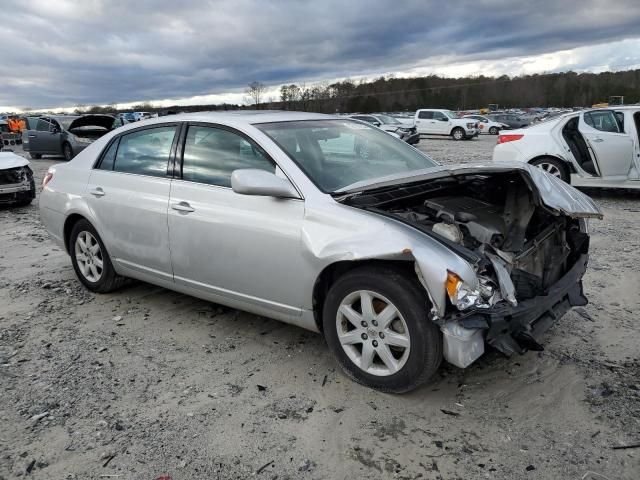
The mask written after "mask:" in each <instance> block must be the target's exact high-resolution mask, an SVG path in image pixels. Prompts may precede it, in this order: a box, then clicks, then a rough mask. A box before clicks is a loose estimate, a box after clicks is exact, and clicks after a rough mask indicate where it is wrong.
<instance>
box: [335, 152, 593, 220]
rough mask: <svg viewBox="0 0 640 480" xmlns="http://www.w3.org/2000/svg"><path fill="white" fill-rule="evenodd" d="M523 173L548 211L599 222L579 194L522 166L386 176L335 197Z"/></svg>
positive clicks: (505, 164) (508, 164)
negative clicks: (468, 177) (449, 179)
mask: <svg viewBox="0 0 640 480" xmlns="http://www.w3.org/2000/svg"><path fill="white" fill-rule="evenodd" d="M516 170H520V171H522V172H523V173H524V174H525V175H526V176H527V177H528V178H529V179H530V180H531V183H532V185H533V186H535V187H536V189H537V193H538V195H539V196H540V200H541V201H542V203H544V204H545V206H547V207H548V208H549V209H551V210H554V211H556V212H557V213H561V214H565V215H567V216H569V217H572V218H600V219H601V218H602V212H601V211H600V209H599V208H598V206H597V205H596V204H595V202H594V201H593V200H592V199H591V198H590V197H589V196H587V195H585V194H584V193H582V192H581V191H579V190H577V189H575V188H574V187H572V186H571V185H569V184H568V183H565V182H563V181H562V180H560V179H559V178H557V177H554V176H553V175H549V174H548V173H546V172H544V171H542V170H541V169H539V168H538V167H534V166H533V165H529V164H528V163H521V162H492V163H488V164H487V163H482V164H466V165H448V166H438V167H433V168H428V169H424V170H419V171H417V172H414V173H413V174H412V175H409V176H407V174H406V173H404V174H400V175H389V176H386V177H381V178H377V179H373V180H369V181H363V182H357V183H353V184H351V185H347V186H346V187H344V188H343V189H341V190H338V192H337V193H344V194H349V193H356V192H362V191H366V190H373V189H376V188H381V187H390V186H394V185H400V184H402V183H413V182H420V181H425V180H431V179H436V178H443V177H447V176H458V175H468V174H482V173H499V172H509V171H516Z"/></svg>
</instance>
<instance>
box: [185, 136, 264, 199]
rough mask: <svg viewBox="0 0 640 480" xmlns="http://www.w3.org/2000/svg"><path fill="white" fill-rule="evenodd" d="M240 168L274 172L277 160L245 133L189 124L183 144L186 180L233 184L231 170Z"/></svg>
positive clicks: (211, 183)
mask: <svg viewBox="0 0 640 480" xmlns="http://www.w3.org/2000/svg"><path fill="white" fill-rule="evenodd" d="M240 168H259V169H261V170H267V171H269V172H273V173H275V164H274V163H273V162H272V161H271V160H270V159H269V158H268V157H267V156H266V154H265V153H264V152H263V151H262V149H261V148H260V147H258V146H257V145H255V144H254V143H252V142H250V141H249V140H247V139H245V138H244V137H242V136H240V135H238V134H236V133H234V132H230V131H228V130H224V129H221V128H215V127H201V126H197V125H192V126H190V127H189V130H188V131H187V138H186V141H185V145H184V156H183V163H182V179H183V180H188V181H191V182H198V183H206V184H208V185H218V186H221V187H231V174H232V173H233V171H234V170H238V169H240Z"/></svg>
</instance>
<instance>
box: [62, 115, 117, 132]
mask: <svg viewBox="0 0 640 480" xmlns="http://www.w3.org/2000/svg"><path fill="white" fill-rule="evenodd" d="M115 121H116V119H115V117H112V116H111V115H82V116H81V117H78V118H76V119H75V120H74V121H73V122H71V123H70V124H69V128H68V130H73V129H75V128H80V127H102V128H105V129H106V130H107V131H110V130H112V129H113V124H114V122H115Z"/></svg>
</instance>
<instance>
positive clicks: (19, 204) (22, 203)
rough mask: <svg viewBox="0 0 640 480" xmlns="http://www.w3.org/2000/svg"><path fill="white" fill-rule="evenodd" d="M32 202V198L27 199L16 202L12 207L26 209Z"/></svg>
mask: <svg viewBox="0 0 640 480" xmlns="http://www.w3.org/2000/svg"><path fill="white" fill-rule="evenodd" d="M32 201H33V198H27V199H25V200H18V201H17V202H16V203H15V204H14V205H15V206H16V207H27V206H29V205H31V202H32Z"/></svg>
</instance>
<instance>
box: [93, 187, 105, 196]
mask: <svg viewBox="0 0 640 480" xmlns="http://www.w3.org/2000/svg"><path fill="white" fill-rule="evenodd" d="M89 193H90V194H91V195H95V196H96V197H103V196H104V190H102V188H100V187H96V188H94V189H93V190H89Z"/></svg>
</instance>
